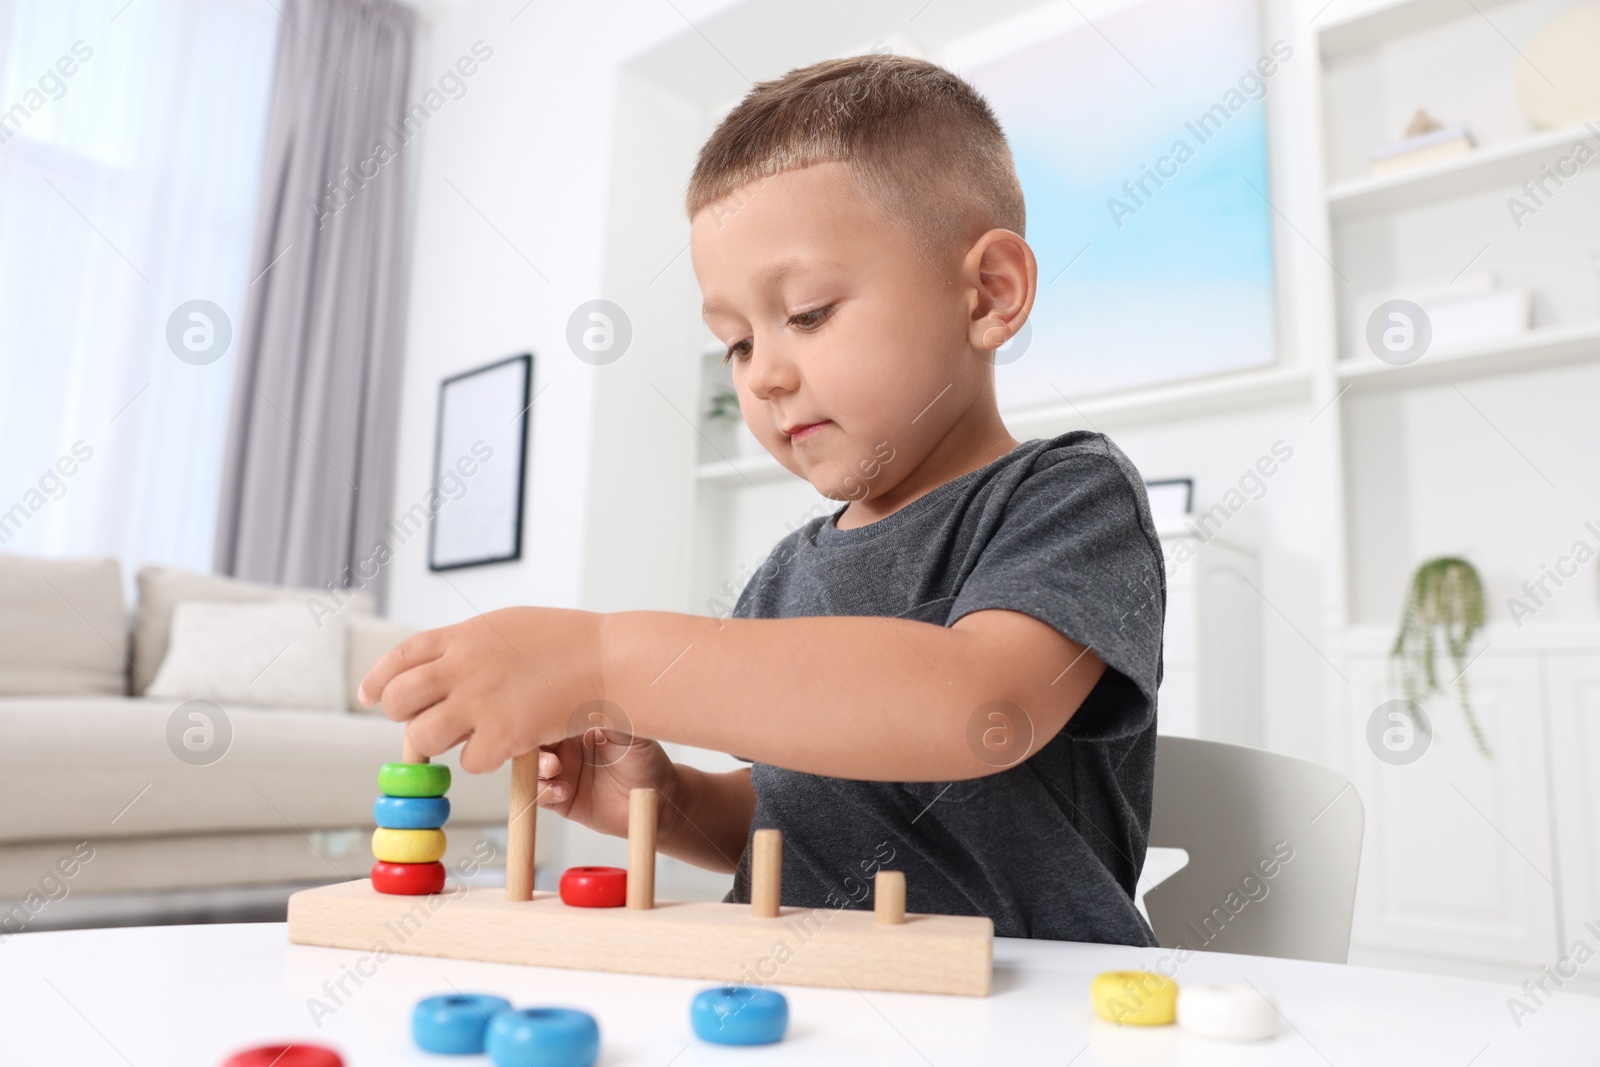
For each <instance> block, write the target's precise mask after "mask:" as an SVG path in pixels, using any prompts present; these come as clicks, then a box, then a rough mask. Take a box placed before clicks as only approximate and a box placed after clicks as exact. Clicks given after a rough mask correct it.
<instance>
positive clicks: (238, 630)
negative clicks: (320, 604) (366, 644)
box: [145, 600, 345, 712]
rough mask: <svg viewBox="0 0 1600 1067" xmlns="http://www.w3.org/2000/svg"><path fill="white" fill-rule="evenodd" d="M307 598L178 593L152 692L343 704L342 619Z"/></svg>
mask: <svg viewBox="0 0 1600 1067" xmlns="http://www.w3.org/2000/svg"><path fill="white" fill-rule="evenodd" d="M318 622H319V620H318V619H317V618H315V617H314V616H313V615H312V614H311V613H310V612H309V611H307V610H306V609H305V606H304V605H302V604H296V603H294V602H292V601H288V600H268V601H263V602H261V603H259V604H228V603H224V602H222V601H218V600H180V601H179V602H178V606H177V607H176V608H175V609H173V612H172V632H171V634H170V636H169V640H168V643H167V655H166V658H165V659H163V660H162V661H161V667H160V669H159V670H157V671H156V676H155V679H154V680H153V681H151V683H150V688H149V689H147V690H146V691H145V692H146V695H147V696H152V697H158V696H160V697H178V698H180V699H193V698H204V699H207V700H220V701H232V702H235V703H240V704H266V705H276V706H278V707H291V708H316V709H325V710H329V711H339V712H342V711H344V706H345V686H344V645H345V622H344V620H343V619H341V618H337V617H336V618H331V619H322V620H320V622H321V625H318Z"/></svg>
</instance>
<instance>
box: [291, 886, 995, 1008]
mask: <svg viewBox="0 0 1600 1067" xmlns="http://www.w3.org/2000/svg"><path fill="white" fill-rule="evenodd" d="M289 940H290V941H293V942H296V943H298V944H302V945H326V946H331V947H333V948H349V949H359V950H362V951H369V952H370V951H372V950H374V949H376V948H378V947H380V946H382V947H383V948H385V949H387V950H388V951H390V952H404V953H409V954H412V955H418V956H441V957H445V958H449V959H464V960H483V961H486V962H490V963H520V964H527V965H531V966H538V967H565V968H573V969H578V970H591V971H617V972H622V973H627V974H655V975H666V976H671V977H679V978H701V979H706V980H708V981H714V982H741V983H745V984H757V983H760V984H766V983H771V984H774V985H809V986H832V987H836V988H847V987H850V986H854V987H856V988H858V989H879V990H890V991H895V992H906V993H950V994H958V995H963V996H980V997H981V996H987V995H988V993H989V979H990V974H991V970H992V966H991V964H992V956H993V949H994V923H992V922H991V921H990V920H989V919H987V918H983V917H973V916H959V915H906V916H905V920H904V922H898V923H893V924H885V923H882V922H879V921H877V920H876V919H875V918H874V915H873V913H872V912H870V911H857V910H835V909H833V908H816V909H812V908H781V909H779V911H778V914H777V916H776V917H773V918H757V917H755V916H754V915H752V914H751V909H750V905H748V904H720V903H703V902H691V901H677V902H675V901H656V902H655V906H654V907H651V908H574V907H571V906H569V905H567V904H563V903H562V902H561V899H560V898H559V897H558V896H557V895H556V894H555V893H535V894H534V898H533V900H531V901H508V900H506V899H505V891H504V890H502V889H496V888H471V889H469V888H464V887H463V888H456V889H451V890H447V891H446V892H444V893H441V894H439V895H437V896H433V897H400V896H388V895H385V894H382V893H378V892H376V891H374V890H373V888H372V884H371V883H370V882H368V881H365V880H363V881H357V882H343V883H340V884H338V885H329V886H322V887H319V888H317V889H306V890H302V891H301V892H298V893H296V894H294V895H293V896H291V897H290V898H289Z"/></svg>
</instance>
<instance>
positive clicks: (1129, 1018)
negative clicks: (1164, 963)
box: [1089, 971, 1178, 1026]
mask: <svg viewBox="0 0 1600 1067" xmlns="http://www.w3.org/2000/svg"><path fill="white" fill-rule="evenodd" d="M1089 999H1090V1000H1091V1001H1093V1002H1094V1013H1095V1014H1096V1015H1098V1016H1100V1018H1102V1019H1104V1020H1105V1021H1106V1022H1108V1023H1118V1024H1119V1025H1120V1024H1127V1025H1130V1026H1168V1025H1170V1024H1171V1023H1172V1022H1173V1020H1174V1019H1175V1018H1176V1017H1177V1005H1178V983H1177V982H1174V981H1173V980H1172V979H1170V978H1163V977H1161V976H1160V975H1159V974H1155V973H1153V972H1150V971H1106V972H1105V973H1104V974H1097V975H1095V976H1094V981H1093V982H1092V983H1091V984H1090V986H1089Z"/></svg>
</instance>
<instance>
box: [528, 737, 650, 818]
mask: <svg viewBox="0 0 1600 1067" xmlns="http://www.w3.org/2000/svg"><path fill="white" fill-rule="evenodd" d="M539 785H540V789H539V806H540V807H542V808H549V809H550V810H551V811H553V812H555V813H556V814H557V815H560V816H563V817H565V818H568V819H571V820H572V821H574V822H578V823H582V824H583V825H584V826H587V827H589V828H590V829H591V830H597V831H599V832H600V833H602V834H610V835H611V836H613V837H626V836H627V833H628V791H629V790H631V789H641V788H645V787H649V788H651V789H655V790H656V791H657V792H659V793H660V794H661V796H662V799H663V801H664V803H663V804H662V805H661V815H660V821H661V823H662V824H669V823H670V822H672V821H673V814H674V811H675V807H676V803H677V801H676V797H677V793H678V768H677V766H676V765H674V764H673V762H672V760H671V759H670V758H668V756H667V753H666V751H665V750H664V749H663V748H662V747H661V746H660V745H658V744H657V743H656V742H654V741H651V740H649V739H648V738H644V737H630V736H629V735H627V734H625V733H621V732H620V731H617V730H603V729H600V728H598V727H595V728H592V729H589V730H585V731H584V732H583V733H582V734H580V735H578V736H577V737H569V738H566V739H565V740H563V741H560V742H557V743H556V744H554V745H551V746H549V748H548V749H547V750H546V751H544V752H541V753H539Z"/></svg>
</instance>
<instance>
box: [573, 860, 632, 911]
mask: <svg viewBox="0 0 1600 1067" xmlns="http://www.w3.org/2000/svg"><path fill="white" fill-rule="evenodd" d="M561 902H562V903H563V904H571V905H572V906H573V907H575V908H620V907H622V906H623V905H624V904H626V903H627V902H628V872H627V871H625V870H623V869H622V868H621V867H568V868H567V869H566V870H564V871H562V872H561Z"/></svg>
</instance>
